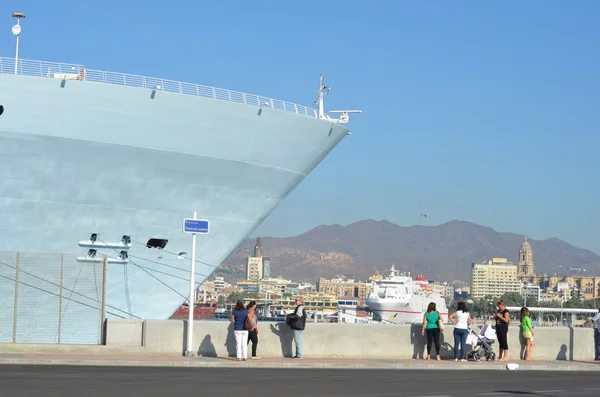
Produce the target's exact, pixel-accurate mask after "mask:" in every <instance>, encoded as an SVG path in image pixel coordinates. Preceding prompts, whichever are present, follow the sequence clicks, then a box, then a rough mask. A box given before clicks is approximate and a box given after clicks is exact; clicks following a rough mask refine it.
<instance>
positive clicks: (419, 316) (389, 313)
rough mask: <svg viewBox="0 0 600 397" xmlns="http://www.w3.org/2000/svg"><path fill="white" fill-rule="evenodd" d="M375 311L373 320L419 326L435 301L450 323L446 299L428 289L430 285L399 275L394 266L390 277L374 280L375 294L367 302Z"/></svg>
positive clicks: (420, 279) (408, 276) (419, 277)
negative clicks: (429, 306)
mask: <svg viewBox="0 0 600 397" xmlns="http://www.w3.org/2000/svg"><path fill="white" fill-rule="evenodd" d="M365 302H366V303H367V305H368V306H369V308H370V309H371V310H372V311H373V320H375V321H382V322H386V323H396V324H402V323H420V322H421V321H423V314H424V313H425V312H426V311H427V306H428V305H429V303H430V302H435V304H436V306H437V310H438V311H439V312H440V314H441V315H442V317H443V318H444V321H447V320H448V308H447V307H446V299H445V297H444V296H443V295H442V294H441V293H440V292H439V291H435V290H433V289H431V288H429V287H428V282H427V281H426V280H425V279H424V278H423V277H422V276H418V277H416V278H415V279H413V278H412V277H410V273H409V274H408V275H406V274H400V273H399V272H398V271H397V270H396V269H395V267H394V266H392V269H391V271H390V276H389V277H387V278H383V279H380V280H377V281H375V285H374V288H373V292H372V293H371V294H369V296H368V297H367V299H366V300H365Z"/></svg>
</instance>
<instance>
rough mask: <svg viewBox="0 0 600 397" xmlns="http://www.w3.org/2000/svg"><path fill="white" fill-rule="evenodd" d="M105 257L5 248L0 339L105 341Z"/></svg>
mask: <svg viewBox="0 0 600 397" xmlns="http://www.w3.org/2000/svg"><path fill="white" fill-rule="evenodd" d="M106 274H107V262H106V258H102V259H100V258H99V259H97V260H96V261H83V262H78V261H77V256H76V255H67V254H38V253H22V252H16V253H15V252H0V343H64V344H100V343H102V338H103V335H102V324H103V323H104V319H105V318H106V304H105V303H106Z"/></svg>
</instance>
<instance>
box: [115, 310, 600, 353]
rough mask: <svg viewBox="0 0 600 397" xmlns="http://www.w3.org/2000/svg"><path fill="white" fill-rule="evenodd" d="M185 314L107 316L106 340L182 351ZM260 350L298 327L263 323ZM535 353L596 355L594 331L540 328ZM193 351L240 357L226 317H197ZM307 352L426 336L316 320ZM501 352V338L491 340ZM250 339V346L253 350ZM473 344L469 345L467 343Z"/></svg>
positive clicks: (387, 346)
mask: <svg viewBox="0 0 600 397" xmlns="http://www.w3.org/2000/svg"><path fill="white" fill-rule="evenodd" d="M186 328H187V321H186V320H129V319H126V320H122V319H108V320H107V324H106V345H107V347H112V348H139V347H143V350H144V351H146V352H147V353H148V354H160V355H182V354H183V352H184V351H185V350H186V349H185V342H186V340H187V333H186ZM258 328H259V335H258V339H259V343H258V354H259V355H260V356H262V357H292V356H293V351H292V349H293V332H292V330H291V329H290V328H289V327H288V326H287V325H285V324H283V323H268V322H263V323H259V327H258ZM519 335H520V332H519V327H516V326H515V327H511V328H510V331H509V335H508V343H509V352H510V358H511V359H517V358H519V357H521V356H522V350H523V348H524V342H523V340H522V339H521V338H520V336H519ZM440 341H441V345H442V349H441V350H442V358H446V359H451V358H454V353H453V346H454V337H453V327H452V326H446V329H445V330H444V332H443V333H442V336H441V338H440ZM535 343H536V346H535V350H534V352H533V357H534V359H537V360H575V361H590V360H593V359H594V333H593V330H592V329H588V328H569V327H548V328H536V329H535ZM193 345H194V351H195V352H196V354H197V355H199V356H204V357H228V356H229V357H235V339H234V336H233V326H232V324H230V323H229V322H227V321H195V322H194V331H193ZM303 345H304V355H305V356H306V357H312V358H382V359H407V358H423V356H424V355H425V354H426V353H425V351H426V348H425V345H426V338H425V337H423V336H421V326H420V325H388V324H345V323H334V324H322V323H321V324H314V323H307V326H306V330H305V331H304V335H303ZM492 347H493V349H494V351H495V352H498V344H497V342H495V343H494V344H493V345H492ZM250 348H251V344H250V345H249V346H248V354H249V355H250ZM468 349H469V350H470V347H469V348H468Z"/></svg>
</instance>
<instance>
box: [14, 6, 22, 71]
mask: <svg viewBox="0 0 600 397" xmlns="http://www.w3.org/2000/svg"><path fill="white" fill-rule="evenodd" d="M12 16H13V18H17V24H16V25H15V26H13V27H12V34H14V35H15V36H16V38H17V50H16V53H15V74H17V70H18V65H19V35H20V34H21V18H25V14H23V13H22V12H13V14H12Z"/></svg>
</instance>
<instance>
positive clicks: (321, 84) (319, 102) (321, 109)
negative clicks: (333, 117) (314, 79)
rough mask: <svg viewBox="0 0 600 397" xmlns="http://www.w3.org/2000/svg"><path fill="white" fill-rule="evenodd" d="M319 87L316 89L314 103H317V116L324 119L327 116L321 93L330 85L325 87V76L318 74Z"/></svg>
mask: <svg viewBox="0 0 600 397" xmlns="http://www.w3.org/2000/svg"><path fill="white" fill-rule="evenodd" d="M319 79H320V81H319V89H318V90H317V93H318V94H319V95H318V97H317V100H316V101H315V105H317V107H318V109H319V110H318V113H317V115H318V117H319V118H320V119H325V120H328V119H329V116H328V115H326V114H325V109H324V104H323V94H324V93H325V92H329V90H330V89H331V88H330V87H327V86H326V85H325V78H324V77H323V75H322V74H321V75H319Z"/></svg>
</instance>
